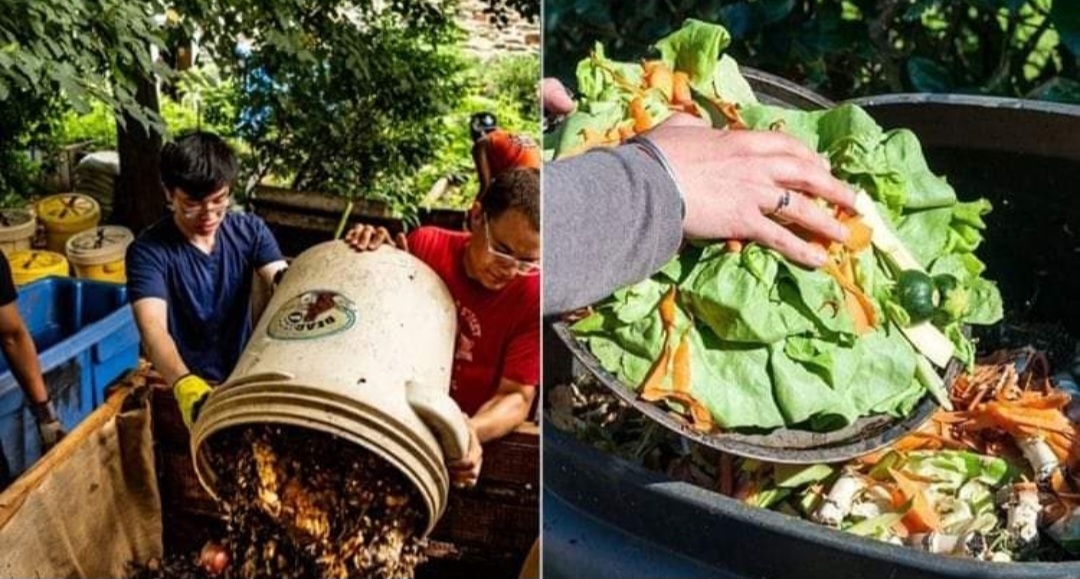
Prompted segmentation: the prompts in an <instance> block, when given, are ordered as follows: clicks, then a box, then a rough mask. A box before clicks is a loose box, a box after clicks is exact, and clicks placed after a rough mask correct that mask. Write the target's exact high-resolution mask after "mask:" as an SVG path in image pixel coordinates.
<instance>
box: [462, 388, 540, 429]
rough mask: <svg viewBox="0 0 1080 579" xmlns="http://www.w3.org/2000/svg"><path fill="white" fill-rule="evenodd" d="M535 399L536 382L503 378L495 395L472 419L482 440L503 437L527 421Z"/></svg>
mask: <svg viewBox="0 0 1080 579" xmlns="http://www.w3.org/2000/svg"><path fill="white" fill-rule="evenodd" d="M535 399H536V385H535V384H533V385H529V384H521V383H519V382H514V381H513V380H508V379H506V378H503V379H502V380H500V381H499V388H498V390H496V391H495V395H494V396H492V397H491V399H490V400H488V401H487V402H485V403H484V405H483V406H481V407H480V409H479V410H477V411H476V414H474V415H473V416H472V418H470V419H469V423H470V424H471V425H472V427H473V429H475V430H476V437H477V438H478V439H479V440H480V442H481V443H485V442H488V441H490V440H495V439H497V438H502V437H504V436H506V435H507V434H510V433H511V432H513V430H514V429H515V428H517V427H518V426H520V425H521V424H522V423H523V422H525V420H526V419H527V418H528V417H529V409H531V408H532V404H533V400H535Z"/></svg>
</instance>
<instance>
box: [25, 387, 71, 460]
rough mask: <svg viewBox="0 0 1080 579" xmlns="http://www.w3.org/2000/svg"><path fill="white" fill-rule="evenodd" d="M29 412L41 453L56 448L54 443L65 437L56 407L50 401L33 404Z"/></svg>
mask: <svg viewBox="0 0 1080 579" xmlns="http://www.w3.org/2000/svg"><path fill="white" fill-rule="evenodd" d="M30 412H31V413H32V414H33V415H34V420H35V421H36V422H37V430H38V436H39V437H40V438H41V450H42V453H46V452H49V450H51V449H52V447H54V446H56V443H58V442H60V440H61V439H62V438H64V436H65V435H67V431H65V430H64V425H63V424H61V423H60V416H59V415H58V414H57V413H56V407H55V406H53V403H52V400H46V401H44V402H35V403H33V404H31V406H30Z"/></svg>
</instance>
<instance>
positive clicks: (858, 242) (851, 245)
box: [840, 213, 874, 251]
mask: <svg viewBox="0 0 1080 579" xmlns="http://www.w3.org/2000/svg"><path fill="white" fill-rule="evenodd" d="M845 215H847V214H846V213H845ZM840 222H841V223H843V224H844V225H845V226H847V228H848V238H847V239H845V240H844V247H846V248H848V249H850V250H851V251H862V250H864V249H866V248H867V247H870V243H871V240H872V238H873V235H874V231H873V230H872V229H870V226H869V225H867V224H866V223H864V222H863V220H862V219H859V218H858V217H853V216H847V217H844V218H841V219H840Z"/></svg>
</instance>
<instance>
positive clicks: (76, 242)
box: [65, 225, 135, 266]
mask: <svg viewBox="0 0 1080 579" xmlns="http://www.w3.org/2000/svg"><path fill="white" fill-rule="evenodd" d="M99 232H101V236H102V241H103V242H104V243H105V245H103V246H102V247H92V246H89V247H88V245H90V244H92V243H93V242H94V241H95V238H96V237H97V236H98V234H99ZM134 241H135V235H134V234H132V233H131V230H130V229H128V228H127V227H122V226H119V225H100V226H97V227H94V228H91V229H87V230H85V231H82V232H79V233H76V234H75V235H72V236H71V237H70V238H68V240H67V242H66V244H65V253H66V254H67V258H68V261H70V262H71V264H72V265H75V266H79V265H105V264H109V263H117V262H122V261H124V257H125V256H126V254H127V248H128V246H129V245H131V243H132V242H134Z"/></svg>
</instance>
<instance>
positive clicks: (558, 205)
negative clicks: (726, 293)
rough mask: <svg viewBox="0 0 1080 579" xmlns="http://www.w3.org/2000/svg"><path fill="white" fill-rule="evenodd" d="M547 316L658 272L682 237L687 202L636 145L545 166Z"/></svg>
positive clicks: (656, 165)
mask: <svg viewBox="0 0 1080 579" xmlns="http://www.w3.org/2000/svg"><path fill="white" fill-rule="evenodd" d="M543 210H544V313H545V314H552V313H560V312H565V311H569V310H573V309H575V308H579V307H582V306H585V305H588V304H591V303H593V302H595V301H596V300H599V299H600V298H603V297H604V296H607V295H608V294H610V293H611V292H612V291H614V290H615V289H618V288H620V287H622V286H624V285H627V284H629V283H633V282H636V281H640V280H642V279H645V278H646V277H648V276H650V275H652V274H653V272H655V271H656V270H658V269H660V267H661V266H663V265H664V263H665V262H667V260H668V259H670V258H671V256H672V255H674V254H675V252H676V250H678V248H679V244H680V242H681V241H682V202H681V201H680V199H679V191H678V189H677V188H676V186H675V183H674V182H673V181H672V180H671V178H670V177H668V175H667V173H665V172H664V169H663V168H662V167H660V166H659V165H658V164H656V163H655V162H654V161H652V160H651V159H650V158H649V157H648V155H647V154H646V153H645V152H644V151H642V150H640V149H638V148H637V147H633V146H624V147H617V148H614V149H601V150H597V151H594V152H590V153H587V154H584V155H580V156H577V157H573V158H570V159H567V160H565V161H556V162H553V163H548V164H547V165H545V167H544V207H543Z"/></svg>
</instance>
